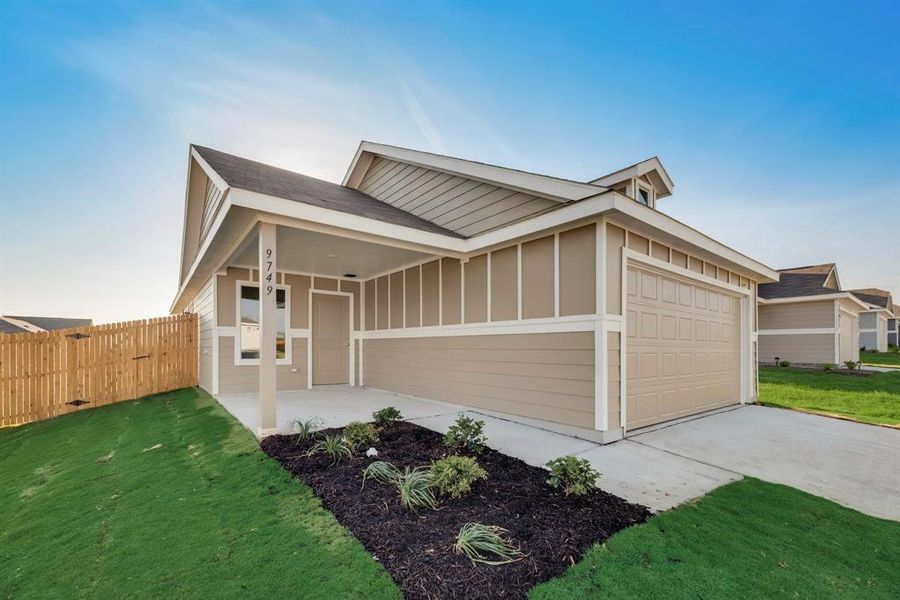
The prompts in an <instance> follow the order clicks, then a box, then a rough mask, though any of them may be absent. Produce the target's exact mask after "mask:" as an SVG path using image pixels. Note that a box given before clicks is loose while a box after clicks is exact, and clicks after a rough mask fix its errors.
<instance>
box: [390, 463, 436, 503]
mask: <svg viewBox="0 0 900 600" xmlns="http://www.w3.org/2000/svg"><path fill="white" fill-rule="evenodd" d="M396 484H397V491H398V492H400V504H402V505H403V506H405V507H406V508H408V509H410V510H411V511H413V512H416V511H417V510H418V509H419V508H422V507H425V508H430V509H432V510H436V509H437V500H435V498H434V491H432V488H431V469H429V468H428V467H416V468H415V469H410V468H409V467H406V468H405V469H404V470H403V473H401V474H400V476H399V477H398V478H397V480H396Z"/></svg>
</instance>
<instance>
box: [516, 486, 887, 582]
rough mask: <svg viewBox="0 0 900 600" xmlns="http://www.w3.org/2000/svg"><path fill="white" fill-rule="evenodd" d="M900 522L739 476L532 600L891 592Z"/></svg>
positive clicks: (618, 540) (610, 544)
mask: <svg viewBox="0 0 900 600" xmlns="http://www.w3.org/2000/svg"><path fill="white" fill-rule="evenodd" d="M898 564H900V523H896V522H893V521H884V520H880V519H876V518H873V517H868V516H866V515H863V514H861V513H859V512H856V511H854V510H850V509H848V508H844V507H842V506H839V505H838V504H835V503H833V502H830V501H828V500H825V499H822V498H818V497H815V496H811V495H809V494H806V493H804V492H801V491H799V490H795V489H793V488H789V487H785V486H781V485H776V484H771V483H766V482H763V481H759V480H755V479H744V480H741V481H738V482H735V483H732V484H730V485H727V486H725V487H721V488H719V489H717V490H715V491H713V492H712V493H710V494H709V495H707V496H705V497H704V498H702V499H700V500H698V501H697V502H695V503H692V504H688V505H685V506H682V507H680V508H677V509H675V510H672V511H669V512H666V513H662V514H660V515H657V516H656V517H654V518H653V519H651V520H650V521H648V522H647V523H644V524H642V525H639V526H636V527H631V528H629V529H626V530H624V531H620V532H619V533H617V534H616V535H614V536H613V537H611V538H610V539H609V540H607V542H606V544H604V545H603V546H595V547H594V548H592V549H591V550H589V551H588V553H587V554H586V556H585V558H584V560H582V561H581V562H579V563H578V564H577V565H575V566H574V567H572V568H570V569H569V571H567V572H566V574H565V575H563V576H562V577H560V578H557V579H555V580H552V581H549V582H547V583H544V584H542V585H539V586H537V587H536V588H534V590H532V594H531V597H532V598H533V599H541V600H543V599H547V600H551V599H557V598H601V597H602V598H666V599H669V598H675V599H677V598H774V597H779V598H788V597H797V598H869V599H876V598H897V597H898V595H900V569H897V565H898Z"/></svg>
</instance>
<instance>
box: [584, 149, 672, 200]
mask: <svg viewBox="0 0 900 600" xmlns="http://www.w3.org/2000/svg"><path fill="white" fill-rule="evenodd" d="M644 175H646V176H647V177H648V178H649V179H650V181H651V182H652V183H653V186H654V187H655V188H656V197H657V198H665V197H666V196H671V195H672V191H673V190H674V189H675V183H674V182H673V181H672V178H671V177H669V174H668V173H667V172H666V169H665V167H663V165H662V161H660V160H659V157H658V156H652V157H650V158H648V159H646V160H642V161H641V162H638V163H634V164H633V165H628V166H627V167H623V168H621V169H619V170H617V171H613V172H612V173H609V174H607V175H603V176H602V177H598V178H596V179H592V180H591V181H589V182H588V183H590V184H591V185H603V186H607V187H612V186H614V185H616V184H617V183H621V182H622V181H625V180H627V179H633V178H637V177H641V176H644Z"/></svg>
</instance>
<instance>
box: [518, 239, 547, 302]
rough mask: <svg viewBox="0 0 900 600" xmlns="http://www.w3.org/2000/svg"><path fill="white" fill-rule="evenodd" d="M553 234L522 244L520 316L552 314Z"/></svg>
mask: <svg viewBox="0 0 900 600" xmlns="http://www.w3.org/2000/svg"><path fill="white" fill-rule="evenodd" d="M553 245H554V241H553V236H552V235H548V236H546V237H542V238H539V239H536V240H532V241H530V242H525V243H524V244H522V318H523V319H538V318H546V317H552V316H553V302H554V299H553V277H554V275H553V252H554V251H553Z"/></svg>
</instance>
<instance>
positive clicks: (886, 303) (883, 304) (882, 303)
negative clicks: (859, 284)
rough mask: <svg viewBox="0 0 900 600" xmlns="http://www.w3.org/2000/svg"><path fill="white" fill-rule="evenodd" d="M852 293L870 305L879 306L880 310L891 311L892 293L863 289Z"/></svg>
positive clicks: (851, 291)
mask: <svg viewBox="0 0 900 600" xmlns="http://www.w3.org/2000/svg"><path fill="white" fill-rule="evenodd" d="M850 293H851V294H853V295H854V296H856V297H857V298H859V299H860V300H862V301H863V302H867V303H868V304H872V305H874V306H878V307H879V308H886V309H888V310H890V309H891V293H890V292H889V291H887V290H881V289H878V288H862V289H857V290H850Z"/></svg>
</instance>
